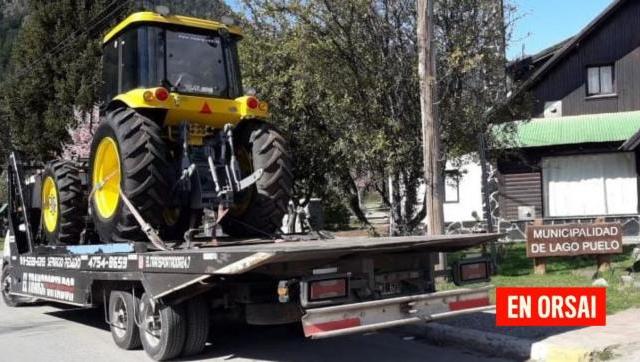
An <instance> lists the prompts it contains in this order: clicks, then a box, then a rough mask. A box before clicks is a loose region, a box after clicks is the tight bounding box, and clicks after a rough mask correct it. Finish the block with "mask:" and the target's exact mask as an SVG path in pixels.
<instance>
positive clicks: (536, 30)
mask: <svg viewBox="0 0 640 362" xmlns="http://www.w3.org/2000/svg"><path fill="white" fill-rule="evenodd" d="M511 2H512V3H513V4H514V5H515V6H516V8H517V13H516V17H517V19H516V22H515V25H514V28H513V35H512V39H511V44H509V47H508V48H507V58H509V59H513V58H517V57H518V56H520V55H522V47H523V46H524V53H525V54H535V53H537V52H538V51H540V50H542V49H545V48H547V47H549V46H551V45H554V44H556V43H558V42H560V41H562V40H564V39H566V38H569V37H570V36H573V35H575V34H576V33H578V32H579V31H580V30H581V29H582V28H584V27H585V26H586V25H587V24H589V22H590V21H591V20H593V19H594V18H595V17H596V16H598V14H600V13H601V12H602V11H603V10H604V9H605V8H606V7H607V6H608V5H609V4H611V3H612V0H511Z"/></svg>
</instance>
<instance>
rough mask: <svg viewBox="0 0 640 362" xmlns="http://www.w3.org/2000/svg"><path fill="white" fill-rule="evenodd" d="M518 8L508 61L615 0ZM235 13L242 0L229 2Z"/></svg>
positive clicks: (527, 2) (519, 2)
mask: <svg viewBox="0 0 640 362" xmlns="http://www.w3.org/2000/svg"><path fill="white" fill-rule="evenodd" d="M508 1H511V2H512V3H513V4H514V5H515V6H516V8H517V12H516V22H515V25H514V28H513V35H512V39H511V43H510V44H509V46H508V47H507V58H508V59H514V58H517V57H519V56H520V55H522V50H523V46H524V53H525V54H535V53H537V52H538V51H540V50H542V49H545V48H547V47H549V46H551V45H554V44H556V43H558V42H560V41H562V40H564V39H566V38H568V37H570V36H573V35H575V34H576V33H578V32H579V31H580V30H581V29H582V28H584V27H585V26H586V25H587V24H588V23H589V22H590V21H591V20H593V19H594V18H595V17H596V16H597V15H598V14H600V13H601V12H602V11H603V10H604V9H605V8H606V7H607V6H608V5H609V4H611V2H612V1H613V0H508ZM226 2H227V4H229V5H231V7H232V8H234V9H235V10H239V9H240V8H241V5H240V3H241V1H240V0H226Z"/></svg>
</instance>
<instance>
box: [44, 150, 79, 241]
mask: <svg viewBox="0 0 640 362" xmlns="http://www.w3.org/2000/svg"><path fill="white" fill-rule="evenodd" d="M47 178H51V179H52V180H53V183H54V186H55V192H56V195H57V197H56V199H57V204H56V206H55V207H56V208H57V218H56V221H55V228H54V229H53V230H49V229H48V227H47V225H46V224H45V213H46V212H48V210H47V209H45V203H44V200H43V204H42V211H41V225H42V230H43V232H44V236H45V240H46V241H47V243H48V244H49V245H56V244H63V245H75V244H78V243H79V242H80V233H81V232H82V229H84V216H85V215H86V203H85V202H86V199H85V194H84V192H83V190H82V183H81V181H80V169H79V168H78V166H77V165H76V164H75V163H73V162H71V161H64V160H58V161H54V162H50V163H48V164H47V165H46V166H45V168H44V173H43V175H42V187H43V190H41V195H43V198H44V193H42V191H44V185H45V180H47Z"/></svg>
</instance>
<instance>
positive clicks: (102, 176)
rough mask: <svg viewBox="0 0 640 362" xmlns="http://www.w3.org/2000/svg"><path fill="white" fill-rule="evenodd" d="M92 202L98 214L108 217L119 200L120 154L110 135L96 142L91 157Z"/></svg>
mask: <svg viewBox="0 0 640 362" xmlns="http://www.w3.org/2000/svg"><path fill="white" fill-rule="evenodd" d="M92 177H93V188H94V196H93V202H94V206H95V208H96V210H97V211H98V214H100V216H101V217H102V218H104V219H108V218H110V217H111V216H113V214H114V213H115V212H116V209H117V208H118V203H119V201H120V180H121V177H122V175H121V170H120V155H119V154H118V145H117V144H116V142H115V141H114V140H113V138H111V137H105V138H103V139H102V140H101V141H100V144H98V149H97V150H96V154H95V155H94V159H93V175H92Z"/></svg>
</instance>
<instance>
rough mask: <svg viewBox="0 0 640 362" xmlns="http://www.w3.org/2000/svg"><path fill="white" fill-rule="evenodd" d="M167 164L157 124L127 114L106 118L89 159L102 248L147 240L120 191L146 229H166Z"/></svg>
mask: <svg viewBox="0 0 640 362" xmlns="http://www.w3.org/2000/svg"><path fill="white" fill-rule="evenodd" d="M167 159H168V155H167V146H166V144H165V142H164V140H163V139H162V136H161V128H160V126H159V125H158V124H156V123H155V122H153V121H152V120H151V119H149V118H147V117H145V116H143V115H141V114H139V113H137V112H136V111H134V110H133V109H129V108H116V109H113V110H110V111H109V112H108V113H107V115H106V117H105V118H104V119H103V120H102V123H101V124H100V126H98V129H97V131H96V133H95V135H94V139H93V143H92V145H91V154H90V179H91V188H92V191H91V192H92V193H91V195H92V197H91V203H90V204H91V215H92V217H93V220H94V223H95V226H96V230H97V232H98V235H99V236H100V239H101V240H102V242H105V243H110V242H115V243H120V242H130V241H142V240H146V238H145V236H144V234H143V233H142V231H141V228H140V225H139V224H138V222H137V221H136V219H135V218H134V216H133V214H132V213H131V211H130V210H129V208H128V207H127V206H126V205H125V204H124V202H123V201H122V200H121V196H120V192H121V191H122V193H123V194H124V195H125V196H126V197H127V198H128V199H129V200H130V201H131V203H132V204H133V206H135V208H136V209H137V211H138V212H139V213H140V214H141V216H142V217H143V218H144V220H145V221H146V222H147V223H149V224H151V225H152V226H153V227H155V228H160V227H162V226H163V225H164V223H163V216H162V215H163V211H164V210H165V203H166V202H165V200H166V198H167V195H168V194H169V190H170V188H169V187H170V186H169V183H168V176H167V170H168V169H169V163H168V161H167Z"/></svg>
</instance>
